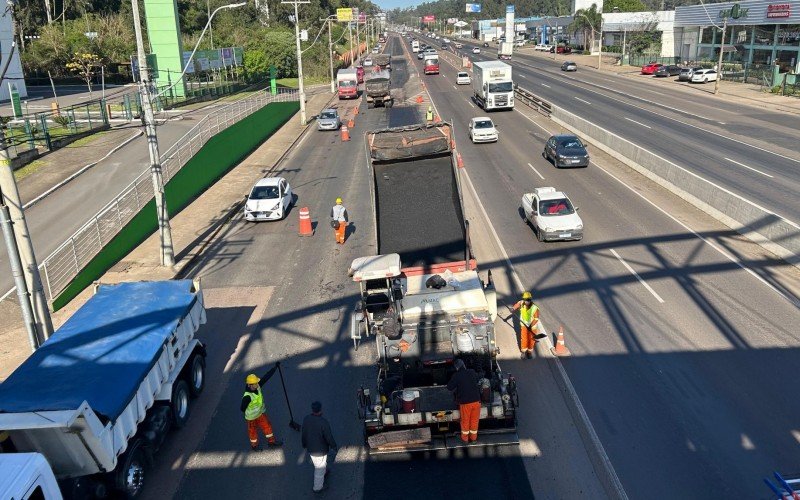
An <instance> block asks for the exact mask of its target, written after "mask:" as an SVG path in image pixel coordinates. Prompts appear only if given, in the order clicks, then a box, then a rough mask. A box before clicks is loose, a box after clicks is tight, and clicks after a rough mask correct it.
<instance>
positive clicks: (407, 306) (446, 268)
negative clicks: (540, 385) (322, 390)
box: [349, 123, 519, 454]
mask: <svg viewBox="0 0 800 500" xmlns="http://www.w3.org/2000/svg"><path fill="white" fill-rule="evenodd" d="M452 142H453V137H452V126H451V125H450V124H448V123H440V124H435V125H412V126H408V127H401V128H390V129H385V130H379V131H376V132H371V133H368V134H367V141H366V147H367V150H368V154H369V158H370V174H371V175H370V177H371V195H372V206H373V209H374V224H375V234H376V236H377V241H376V248H377V255H368V256H364V257H360V258H357V259H355V260H354V261H353V262H352V264H351V266H350V269H349V274H350V276H351V277H352V279H353V281H354V282H356V283H357V284H358V285H359V288H360V300H359V302H358V304H357V306H356V308H355V311H354V312H353V315H352V318H351V331H350V335H351V338H352V339H353V343H354V346H355V348H356V349H358V346H359V345H360V343H361V342H362V340H364V339H365V338H372V339H373V341H374V342H375V344H376V345H375V347H376V349H377V353H378V356H377V364H376V366H375V372H376V373H375V379H376V380H377V382H376V384H375V385H371V384H370V386H367V387H364V386H362V387H361V389H360V390H359V391H358V408H359V418H360V419H361V420H362V421H363V425H364V430H365V436H366V444H367V446H368V449H369V452H370V453H371V454H383V453H393V452H409V451H423V450H439V449H452V448H458V447H465V446H492V445H508V444H518V443H519V438H518V436H517V431H516V422H517V420H516V412H517V407H518V399H517V390H516V381H515V379H514V377H512V376H511V375H509V374H508V373H506V372H504V371H503V370H502V369H501V367H500V365H499V363H498V360H497V355H498V353H499V349H498V347H497V344H496V342H495V331H494V321H495V318H496V317H497V299H496V292H495V290H494V285H493V284H492V280H491V274H487V275H486V278H485V279H484V278H483V277H482V276H481V275H479V273H478V268H477V262H476V260H475V258H474V257H473V255H472V250H471V247H470V243H469V226H468V224H467V221H466V220H465V218H464V212H463V209H462V206H463V205H462V198H461V190H460V181H459V178H458V170H457V168H456V162H455V160H454V154H453V149H452ZM457 359H460V360H463V361H464V363H465V364H466V366H467V367H468V368H472V369H474V370H475V371H476V372H477V373H478V377H479V379H480V382H479V388H480V392H481V403H480V404H481V410H480V423H479V430H478V440H477V442H474V443H470V444H466V443H464V442H463V441H462V440H461V438H460V414H459V407H458V405H457V404H456V403H455V400H454V397H453V394H452V393H451V392H450V391H448V390H447V383H448V381H449V380H450V378H451V377H452V375H453V373H454V372H455V369H454V363H455V361H456V360H457Z"/></svg>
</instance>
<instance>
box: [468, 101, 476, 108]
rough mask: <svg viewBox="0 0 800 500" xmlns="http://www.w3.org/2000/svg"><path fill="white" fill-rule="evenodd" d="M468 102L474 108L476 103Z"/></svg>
mask: <svg viewBox="0 0 800 500" xmlns="http://www.w3.org/2000/svg"><path fill="white" fill-rule="evenodd" d="M467 102H468V103H469V105H470V106H472V107H473V108H474V107H475V105H474V104H472V101H467Z"/></svg>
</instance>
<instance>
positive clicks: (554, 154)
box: [542, 135, 589, 168]
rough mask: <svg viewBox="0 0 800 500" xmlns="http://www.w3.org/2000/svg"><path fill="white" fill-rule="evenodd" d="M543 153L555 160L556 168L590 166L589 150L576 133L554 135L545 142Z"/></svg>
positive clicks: (549, 158)
mask: <svg viewBox="0 0 800 500" xmlns="http://www.w3.org/2000/svg"><path fill="white" fill-rule="evenodd" d="M542 155H543V156H544V157H545V158H547V159H548V160H550V161H552V162H553V165H554V166H555V167H556V168H561V167H588V166H589V152H588V151H586V146H584V145H583V143H582V142H581V140H580V139H578V138H577V137H575V136H574V135H554V136H552V137H550V139H548V140H547V142H546V143H545V144H544V152H543V153H542Z"/></svg>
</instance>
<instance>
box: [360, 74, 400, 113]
mask: <svg viewBox="0 0 800 500" xmlns="http://www.w3.org/2000/svg"><path fill="white" fill-rule="evenodd" d="M390 77H391V73H390V72H389V70H382V71H375V72H373V73H370V74H368V75H367V81H366V83H364V96H365V99H366V101H367V108H374V107H376V106H383V107H385V108H391V107H392V105H393V104H394V99H393V98H392V93H391V88H390V85H389V84H390Z"/></svg>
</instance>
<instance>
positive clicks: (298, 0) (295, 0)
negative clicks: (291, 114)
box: [281, 0, 311, 125]
mask: <svg viewBox="0 0 800 500" xmlns="http://www.w3.org/2000/svg"><path fill="white" fill-rule="evenodd" d="M281 3H282V4H292V5H294V41H295V47H296V49H297V77H298V78H297V80H298V85H299V93H300V125H305V124H306V92H305V88H304V86H303V51H302V50H300V14H299V13H298V12H297V6H298V5H300V4H309V3H311V0H282V1H281Z"/></svg>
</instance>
